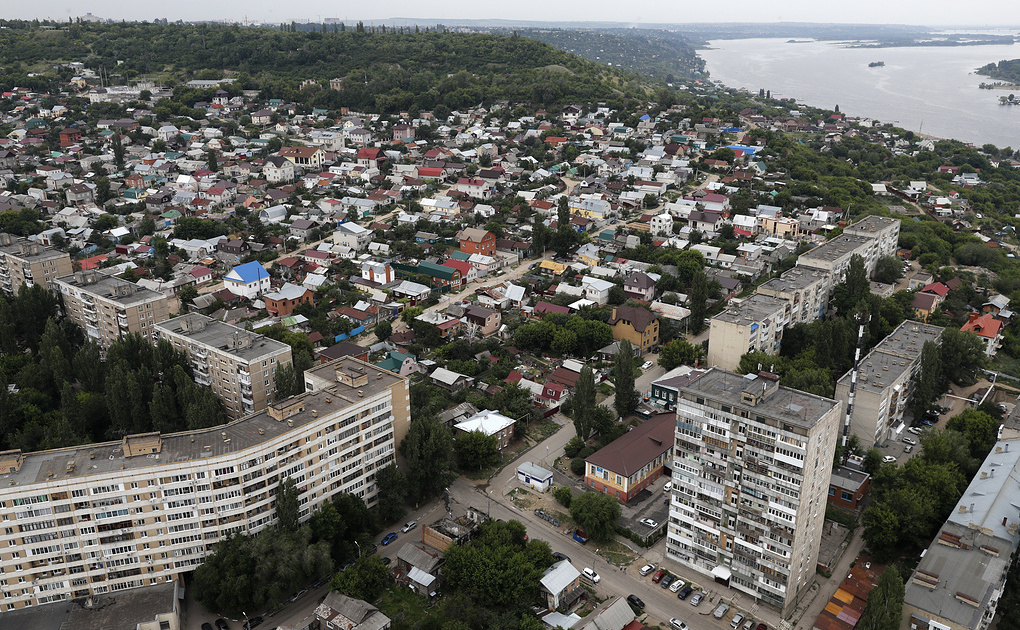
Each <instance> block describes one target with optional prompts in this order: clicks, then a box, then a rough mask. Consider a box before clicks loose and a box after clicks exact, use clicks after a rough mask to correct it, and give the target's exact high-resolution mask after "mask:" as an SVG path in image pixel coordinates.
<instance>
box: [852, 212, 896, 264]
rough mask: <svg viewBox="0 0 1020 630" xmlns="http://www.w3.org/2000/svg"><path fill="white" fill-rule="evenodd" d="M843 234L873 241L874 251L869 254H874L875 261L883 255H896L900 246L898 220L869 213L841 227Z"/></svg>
mask: <svg viewBox="0 0 1020 630" xmlns="http://www.w3.org/2000/svg"><path fill="white" fill-rule="evenodd" d="M843 234H849V235H850V236H864V237H866V238H870V239H871V240H872V241H873V242H874V246H875V251H874V252H873V254H872V252H869V256H870V255H874V257H875V260H876V261H877V260H878V259H879V258H882V257H884V256H895V255H896V252H897V250H898V249H899V246H900V245H899V242H900V220H899V219H893V218H890V217H880V216H878V215H871V216H868V217H864V218H863V219H861V220H860V221H858V222H857V223H852V224H850V225H848V226H846V227H845V228H843ZM872 271H874V267H872Z"/></svg>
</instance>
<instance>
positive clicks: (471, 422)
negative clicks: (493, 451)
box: [454, 409, 515, 451]
mask: <svg viewBox="0 0 1020 630" xmlns="http://www.w3.org/2000/svg"><path fill="white" fill-rule="evenodd" d="M514 424H515V421H514V419H513V418H508V417H506V416H504V415H503V414H501V413H499V412H498V411H493V410H491V409H486V410H485V411H480V412H478V413H477V414H475V415H473V416H471V417H470V418H468V419H466V420H463V421H461V422H458V423H457V424H455V425H454V428H455V429H457V431H460V432H461V433H473V432H475V431H481V432H482V433H484V434H485V435H487V436H489V437H493V436H495V438H496V440H497V443H498V447H499V450H500V451H502V450H503V449H504V448H506V447H507V446H509V445H510V442H512V441H513V439H514Z"/></svg>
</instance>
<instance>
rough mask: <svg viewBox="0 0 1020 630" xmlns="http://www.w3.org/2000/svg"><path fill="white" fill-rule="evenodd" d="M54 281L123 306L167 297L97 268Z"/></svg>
mask: <svg viewBox="0 0 1020 630" xmlns="http://www.w3.org/2000/svg"><path fill="white" fill-rule="evenodd" d="M56 281H57V282H59V283H63V284H67V285H70V286H73V287H75V288H77V289H79V290H81V291H82V292H85V293H90V294H92V295H95V296H97V297H102V298H104V299H107V300H110V301H112V302H117V303H118V304H122V305H124V306H134V305H136V304H145V303H146V302H152V301H154V300H164V299H167V297H166V296H165V295H163V294H162V293H158V292H156V291H152V290H149V289H146V288H145V287H142V286H140V285H137V284H135V283H133V282H128V281H127V280H125V279H123V278H118V277H117V276H115V275H112V272H111V273H105V272H103V271H97V270H92V271H79V272H76V273H72V274H70V275H67V276H61V277H60V278H57V279H56Z"/></svg>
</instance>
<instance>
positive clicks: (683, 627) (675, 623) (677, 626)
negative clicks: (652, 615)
mask: <svg viewBox="0 0 1020 630" xmlns="http://www.w3.org/2000/svg"><path fill="white" fill-rule="evenodd" d="M669 627H670V628H673V629H674V630H687V624H686V623H684V622H682V621H680V620H679V619H677V618H676V617H673V618H672V619H670V620H669Z"/></svg>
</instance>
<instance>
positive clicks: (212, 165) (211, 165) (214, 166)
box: [205, 149, 220, 173]
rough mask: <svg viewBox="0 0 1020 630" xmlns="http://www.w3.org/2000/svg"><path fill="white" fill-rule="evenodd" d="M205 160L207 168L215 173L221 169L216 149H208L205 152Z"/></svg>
mask: <svg viewBox="0 0 1020 630" xmlns="http://www.w3.org/2000/svg"><path fill="white" fill-rule="evenodd" d="M205 161H206V168H208V169H209V170H210V171H212V172H213V173H215V172H216V171H218V170H220V166H219V163H218V162H217V161H216V151H215V150H214V149H209V150H208V151H206V152H205Z"/></svg>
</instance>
